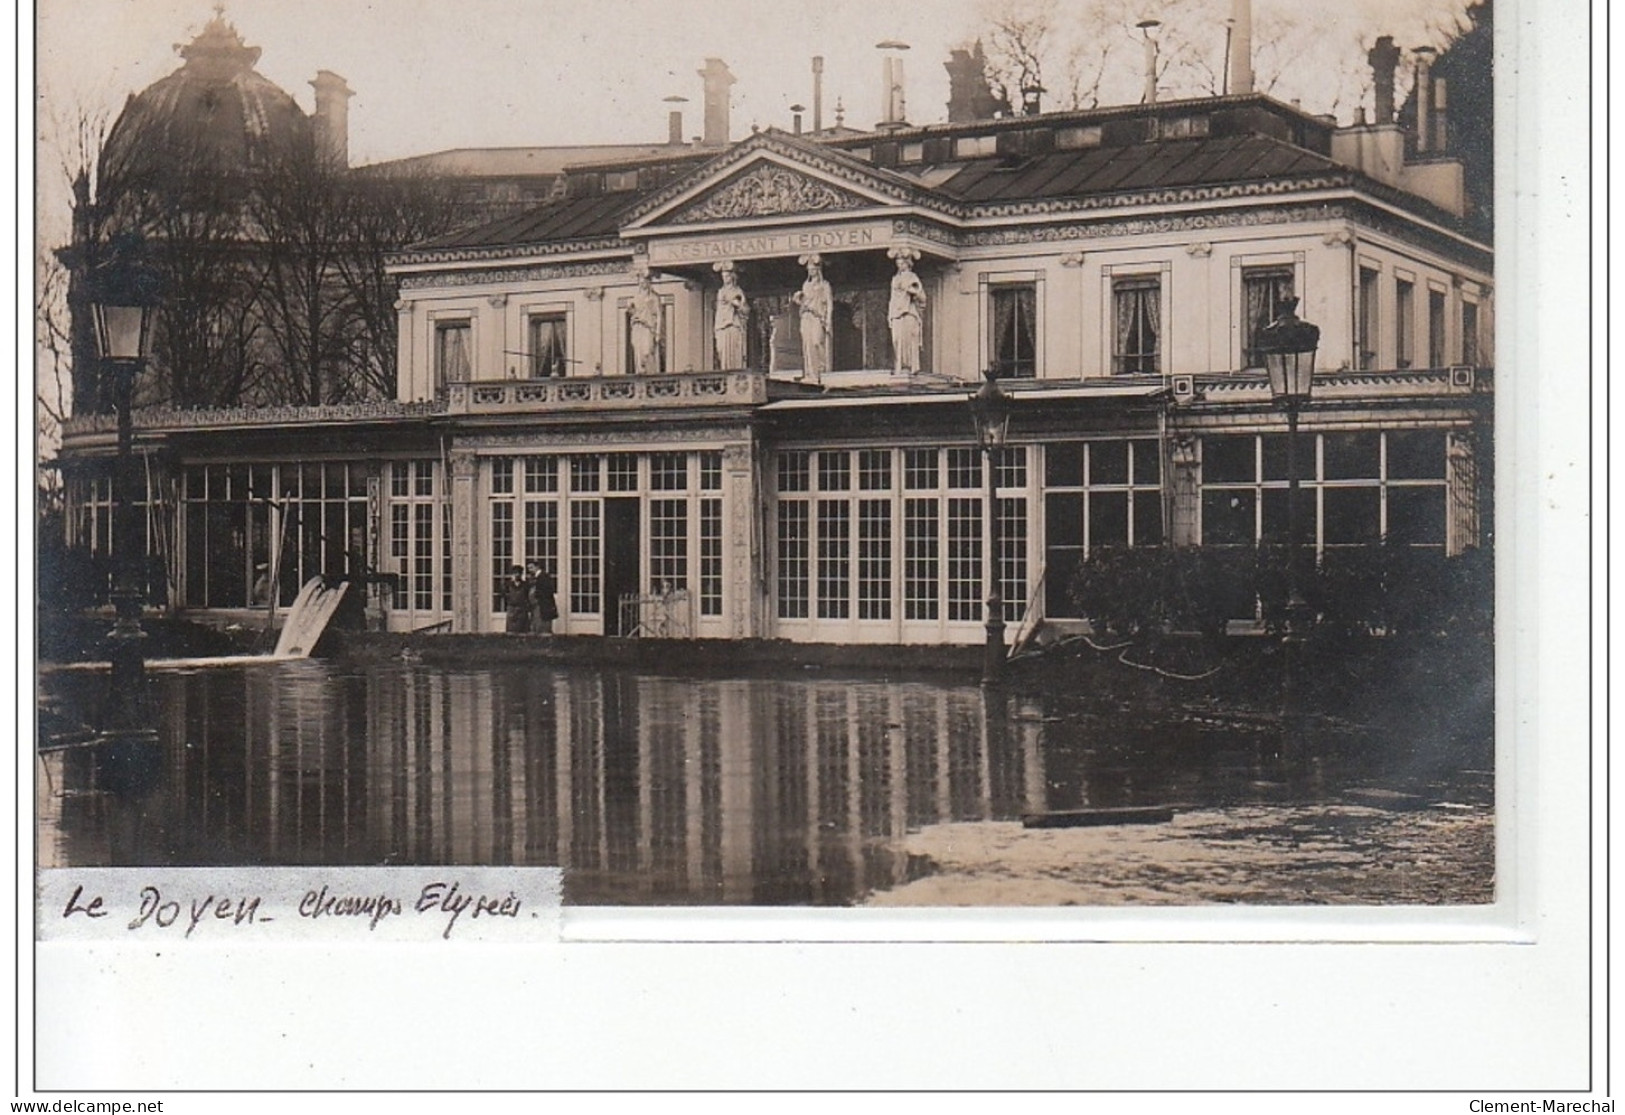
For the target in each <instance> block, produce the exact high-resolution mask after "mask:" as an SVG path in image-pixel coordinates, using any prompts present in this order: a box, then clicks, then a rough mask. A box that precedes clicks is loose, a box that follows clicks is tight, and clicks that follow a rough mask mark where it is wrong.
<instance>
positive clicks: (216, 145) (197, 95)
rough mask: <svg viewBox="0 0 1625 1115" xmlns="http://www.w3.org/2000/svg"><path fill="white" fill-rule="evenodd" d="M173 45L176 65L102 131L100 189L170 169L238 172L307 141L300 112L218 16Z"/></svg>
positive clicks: (165, 174) (169, 173) (255, 51)
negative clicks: (178, 60)
mask: <svg viewBox="0 0 1625 1115" xmlns="http://www.w3.org/2000/svg"><path fill="white" fill-rule="evenodd" d="M176 49H177V50H178V51H179V53H180V55H181V57H182V58H183V59H185V62H184V64H183V65H182V66H181V67H180V69H178V70H176V71H174V72H173V73H171V74H169V75H168V76H166V77H163V78H160V79H159V80H158V81H155V82H153V83H152V84H151V85H149V86H147V88H145V89H143V90H142V91H141V92H140V93H137V94H135V95H133V96H131V97H130V98H129V100H128V101H126V102H125V105H124V109H123V111H121V112H120V113H119V116H118V119H117V120H116V121H114V123H113V126H112V128H111V129H109V131H108V135H107V140H106V142H105V143H104V144H103V145H102V152H101V181H102V183H103V189H104V191H106V192H108V193H116V192H117V191H118V190H119V189H120V188H121V187H122V186H124V185H125V184H127V183H142V182H147V181H150V180H153V179H158V180H164V179H169V178H172V177H174V176H175V175H177V174H180V175H197V174H201V175H226V176H230V175H234V174H241V173H243V172H245V171H248V170H249V169H251V168H252V167H254V166H256V165H258V164H260V163H262V162H269V161H271V160H273V159H275V158H277V157H280V156H282V155H283V154H285V153H286V152H287V151H290V150H296V149H298V145H300V144H308V143H309V142H310V136H311V132H310V121H309V119H308V118H307V117H306V116H305V113H304V111H303V110H302V109H301V108H300V107H299V105H298V104H297V103H296V102H295V101H294V99H293V97H291V96H289V94H288V93H287V92H286V91H285V90H283V89H282V88H281V87H280V86H278V85H277V84H276V83H274V82H272V81H270V80H269V79H267V78H266V77H264V76H262V75H261V74H260V73H259V72H258V71H257V70H255V69H254V65H255V63H256V62H258V60H259V56H260V51H259V48H258V47H251V46H247V45H245V44H244V43H243V40H242V36H241V35H239V34H238V33H237V29H236V28H235V27H233V26H231V24H229V23H227V22H226V21H225V20H224V19H223V18H221V17H219V16H216V17H215V19H214V20H212V21H211V22H210V23H209V24H208V26H206V27H205V28H204V29H203V31H202V32H201V33H200V34H199V35H198V36H197V38H195V39H194V40H192V42H190V43H188V44H186V45H184V46H180V47H177V48H176Z"/></svg>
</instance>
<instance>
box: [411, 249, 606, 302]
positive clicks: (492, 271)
mask: <svg viewBox="0 0 1625 1115" xmlns="http://www.w3.org/2000/svg"><path fill="white" fill-rule="evenodd" d="M613 246H614V247H618V248H621V249H624V250H625V251H626V252H627V257H626V258H627V259H630V258H631V247H630V246H629V245H627V244H626V243H624V242H622V241H620V240H617V241H615V242H614V245H613ZM527 254H535V253H527ZM626 267H627V264H626V259H608V260H593V261H591V262H586V263H557V264H544V265H540V266H536V267H481V268H476V269H473V270H469V271H437V272H435V273H433V274H430V275H403V276H401V289H402V290H438V289H440V288H441V287H465V286H488V285H490V284H493V283H539V282H545V281H547V280H549V279H587V278H594V277H596V276H599V275H624V274H625V273H626ZM588 289H593V288H588ZM597 289H598V291H599V297H602V296H603V289H602V288H597Z"/></svg>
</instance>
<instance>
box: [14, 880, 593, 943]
mask: <svg viewBox="0 0 1625 1115" xmlns="http://www.w3.org/2000/svg"><path fill="white" fill-rule="evenodd" d="M562 890H563V888H562V873H561V872H560V870H559V869H558V868H553V867H511V868H510V867H503V868H484V867H482V868H420V867H346V868H322V869H312V868H291V867H261V868H213V867H195V868H188V867H176V868H134V867H128V868H79V869H75V868H56V869H50V870H45V871H41V872H40V873H39V879H38V903H37V915H38V921H37V925H38V933H39V938H40V939H41V940H42V941H52V940H115V939H125V940H140V939H159V938H163V939H173V940H186V941H195V940H214V941H220V942H230V943H233V944H236V943H247V942H248V941H250V940H265V941H271V940H376V939H381V940H388V941H408V940H442V941H451V940H486V941H510V942H516V941H537V940H555V941H556V940H558V939H559V910H560V905H561V901H562Z"/></svg>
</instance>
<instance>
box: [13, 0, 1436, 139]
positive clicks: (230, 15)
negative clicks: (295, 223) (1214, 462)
mask: <svg viewBox="0 0 1625 1115" xmlns="http://www.w3.org/2000/svg"><path fill="white" fill-rule="evenodd" d="M994 2H996V0H914V2H912V3H900V2H897V0H804V2H802V3H799V4H791V3H786V2H784V0H709V2H700V0H228V2H227V3H226V4H225V14H226V18H227V19H228V20H230V21H231V22H232V23H234V24H235V25H236V27H237V28H238V30H239V31H240V32H241V33H242V35H243V37H244V39H245V40H246V41H247V42H248V43H249V44H250V45H252V46H258V47H261V48H262V50H263V53H262V55H261V57H260V62H259V66H258V69H259V71H260V72H261V73H262V74H264V75H265V76H266V77H267V78H269V79H271V80H272V81H274V82H276V83H277V84H278V85H280V86H281V87H282V88H284V89H286V90H287V91H288V92H289V93H291V94H293V96H294V97H295V98H296V99H297V100H298V101H299V102H300V104H301V105H302V106H304V107H305V108H306V109H307V110H308V109H309V108H310V107H311V103H312V102H311V89H310V85H309V81H310V79H311V78H312V77H314V76H315V75H316V71H317V70H321V69H327V70H332V71H334V72H336V73H338V74H341V75H342V76H343V77H345V78H346V79H347V80H348V81H349V83H350V87H351V88H352V89H354V90H355V91H356V96H355V97H354V98H353V99H352V101H351V102H350V146H351V153H352V158H353V160H354V161H355V162H357V163H362V162H369V161H376V160H379V159H390V158H398V157H401V156H405V155H413V154H421V153H423V152H426V151H434V150H439V149H443V148H447V147H477V146H528V145H545V144H567V143H594V142H597V143H637V142H661V141H663V140H664V139H665V136H666V112H667V110H668V109H669V108H670V107H672V106H669V105H666V104H664V103H662V99H663V98H665V97H667V96H671V95H674V94H675V95H680V96H686V97H688V98H689V99H690V100H689V104H687V105H686V106H682V107H684V109H685V131H687V132H688V134H689V135H690V136H693V135H697V134H698V133H699V131H700V96H701V94H700V81H699V78H698V77H697V76H696V73H695V71H696V70H697V69H698V68H699V67H700V66H702V65H703V64H704V60H705V58H706V57H707V56H710V55H715V56H718V57H721V58H722V59H724V60H725V61H726V62H727V63H728V65H729V66H730V68H731V69H732V70H733V72H734V74H735V75H736V76H737V77H738V79H739V80H738V84H736V85H735V86H734V89H733V133H734V138H740V137H742V136H744V135H748V134H749V131H750V127H751V125H752V124H753V123H754V124H760V125H762V126H764V127H765V126H768V125H777V126H780V127H785V128H788V127H789V125H790V112H789V107H788V106H789V105H791V104H792V103H794V102H797V101H800V102H802V103H803V104H806V105H808V106H809V110H810V106H811V103H812V78H811V74H810V60H811V57H812V56H813V55H814V54H821V55H823V57H824V59H825V67H826V69H825V75H824V89H825V123H826V124H828V123H832V122H833V117H834V105H835V101H836V99H837V98H843V99H844V101H845V104H846V108H847V122H848V123H849V124H851V125H853V126H856V127H863V128H867V127H870V126H872V125H873V124H874V122H875V121H876V120H877V119H878V118H879V112H880V85H881V82H880V54H879V52H878V51H877V50H876V49H875V44H876V43H877V42H879V41H881V40H883V39H899V40H902V41H903V42H906V43H909V44H910V46H911V47H912V49H911V50H909V51H908V52H907V53H906V55H905V56H904V57H905V59H906V62H905V65H906V85H907V96H908V108H909V119H910V120H911V121H913V122H916V123H931V122H935V121H940V120H942V119H943V118H944V117H945V115H946V110H945V104H946V101H947V95H948V82H947V75H946V74H945V72H944V70H943V68H942V63H943V61H944V60H945V59H946V58H947V56H948V51H949V50H950V48H951V47H953V46H955V45H958V44H960V43H963V42H965V41H967V40H968V39H970V38H972V37H974V35H975V34H976V32H977V31H978V30H979V28H980V26H981V24H982V22H983V21H982V19H981V13H982V12H984V11H986V10H987V8H988V5H989V4H990V3H994ZM1464 2H1465V0H1340V2H1339V3H1338V4H1336V5H1335V6H1331V5H1328V10H1327V11H1326V12H1316V13H1315V14H1314V15H1313V17H1312V18H1314V19H1316V20H1318V21H1324V22H1325V23H1326V24H1327V25H1328V29H1329V30H1330V29H1331V25H1332V24H1334V23H1335V24H1338V25H1342V26H1344V27H1347V26H1351V25H1353V26H1358V27H1360V28H1377V29H1379V30H1390V31H1392V32H1394V33H1395V34H1396V35H1397V36H1398V37H1399V41H1400V43H1401V45H1413V43H1412V41H1411V40H1413V39H1418V38H1419V37H1420V36H1421V35H1422V34H1423V33H1424V28H1425V25H1426V23H1427V21H1428V19H1429V18H1430V17H1435V18H1436V17H1439V16H1443V15H1447V14H1448V13H1452V12H1455V11H1459V10H1460V9H1461V7H1462V6H1463V4H1464ZM1212 4H1213V7H1214V9H1215V10H1216V11H1217V12H1219V13H1221V15H1222V14H1223V13H1227V12H1228V10H1229V0H1212ZM1163 6H1164V0H1133V2H1126V3H1124V4H1123V5H1122V7H1123V11H1124V12H1125V13H1126V14H1125V22H1126V23H1128V22H1132V18H1131V17H1135V16H1137V15H1140V14H1146V13H1149V14H1158V9H1159V8H1161V7H1163ZM1055 7H1056V10H1057V11H1061V12H1064V11H1065V10H1066V8H1067V0H1056V3H1055ZM1254 8H1255V13H1256V14H1255V20H1257V21H1258V22H1260V23H1263V22H1265V21H1266V20H1267V19H1268V18H1269V17H1270V15H1271V14H1272V13H1274V12H1281V11H1291V12H1293V13H1295V14H1296V15H1297V17H1298V18H1304V13H1305V12H1306V6H1302V0H1255V2H1254ZM1307 10H1310V11H1312V10H1313V9H1312V8H1308V9H1307ZM212 14H213V12H212V4H211V3H210V2H208V0H39V4H38V65H39V84H40V92H41V98H42V100H43V101H44V102H45V104H46V105H47V106H48V108H49V109H50V110H51V111H54V112H55V113H56V114H57V116H58V117H59V118H60V117H64V116H66V117H68V118H70V119H71V117H72V116H74V115H76V114H77V113H78V110H79V109H80V108H81V107H83V108H91V109H95V110H100V111H102V112H104V113H106V114H107V115H108V116H109V117H111V116H112V115H116V113H117V110H118V108H119V106H120V105H122V104H123V102H124V99H125V97H126V96H127V95H128V94H130V93H132V92H135V91H137V90H140V89H142V88H145V87H146V86H147V85H149V84H151V83H152V82H153V81H156V80H157V79H159V78H161V77H163V76H164V75H166V74H168V73H171V72H173V71H174V70H175V69H176V68H177V67H178V66H179V65H180V58H179V57H178V56H177V55H176V54H175V52H174V44H176V43H182V42H186V41H188V40H190V39H191V38H192V37H193V36H194V35H195V34H196V33H197V32H198V31H199V30H200V29H201V28H202V27H203V25H204V24H205V23H207V22H208V20H209V19H210V18H211V16H212ZM1373 33H1375V32H1373ZM1328 37H1331V36H1328ZM1214 50H1215V52H1216V54H1219V55H1222V50H1223V44H1222V42H1216V43H1215V44H1214ZM1311 68H1312V67H1306V69H1311ZM1306 76H1308V77H1309V78H1310V79H1311V80H1312V74H1310V75H1306ZM1288 95H1293V94H1288ZM1305 107H1316V106H1312V105H1310V104H1309V103H1307V100H1306V105H1305ZM807 123H808V126H810V125H811V113H810V111H809V113H808V119H807ZM41 127H42V131H43V132H49V131H51V130H52V128H51V121H50V120H48V119H47V120H45V121H43V122H42V125H41ZM42 158H45V159H46V160H47V161H51V160H50V157H49V156H44V155H42Z"/></svg>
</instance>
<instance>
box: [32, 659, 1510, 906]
mask: <svg viewBox="0 0 1625 1115" xmlns="http://www.w3.org/2000/svg"><path fill="white" fill-rule="evenodd" d="M104 684H105V680H104V678H99V677H96V676H93V675H85V674H57V675H49V676H47V677H46V678H44V679H43V681H42V689H43V696H45V697H46V698H48V699H50V700H53V701H55V702H58V703H60V704H61V705H62V706H64V707H72V708H88V707H91V704H90V702H91V701H92V700H93V699H94V697H95V695H96V694H97V693H98V691H99V690H98V687H99V686H101V685H104ZM152 686H153V696H154V698H155V705H156V707H157V708H158V710H159V721H160V723H159V741H160V750H161V756H160V759H159V761H158V762H157V763H155V764H154V765H153V769H152V770H151V771H150V775H149V776H148V777H146V778H140V779H136V780H135V781H136V784H134V785H129V784H121V785H119V786H116V787H113V788H110V787H109V784H108V780H107V779H106V778H104V777H101V776H100V775H99V774H98V767H97V760H96V758H95V753H94V750H93V749H89V748H81V749H72V750H66V751H60V752H51V753H48V754H45V755H42V757H41V758H40V761H39V768H38V770H39V778H38V779H37V783H38V794H37V802H38V819H39V830H38V836H39V848H38V855H39V863H40V865H41V866H42V867H56V866H91V865H111V866H119V865H131V866H133V865H185V866H215V865H243V864H253V865H305V864H322V865H337V864H345V865H376V864H400V865H434V864H456V865H499V864H522V865H534V866H555V865H556V866H562V867H563V868H564V869H565V895H566V901H568V902H571V903H577V904H588V905H614V904H699V905H734V904H751V905H853V904H860V903H875V904H885V903H904V904H907V903H923V904H958V905H980V904H1008V903H1013V904H1039V905H1060V904H1070V903H1075V902H1076V903H1114V902H1115V903H1158V902H1178V903H1187V902H1227V901H1240V902H1282V901H1287V902H1294V901H1296V902H1322V903H1325V902H1435V903H1437V902H1484V901H1489V900H1490V899H1491V897H1492V894H1493V808H1492V801H1491V777H1490V774H1489V771H1488V763H1489V759H1488V745H1487V742H1486V743H1484V745H1483V746H1482V747H1478V746H1475V747H1470V748H1465V749H1463V748H1445V749H1442V750H1441V749H1440V748H1438V747H1436V746H1435V747H1423V746H1419V745H1417V744H1416V743H1415V742H1414V741H1407V740H1403V739H1396V738H1393V737H1392V736H1391V735H1390V736H1389V737H1386V738H1384V737H1380V736H1378V735H1375V734H1372V733H1366V732H1361V731H1358V730H1355V729H1351V728H1347V727H1344V728H1342V729H1339V730H1336V731H1333V730H1332V729H1331V728H1329V727H1326V726H1322V727H1320V728H1319V729H1317V730H1315V731H1312V732H1311V731H1304V732H1298V733H1295V734H1293V735H1291V736H1290V737H1287V736H1283V733H1282V732H1281V731H1280V729H1279V727H1278V726H1277V725H1273V724H1270V723H1268V722H1266V721H1256V720H1254V721H1248V720H1231V719H1229V718H1226V717H1223V716H1218V715H1212V714H1209V715H1203V716H1196V715H1190V714H1183V715H1171V714H1163V715H1151V714H1149V713H1147V712H1146V711H1145V710H1135V709H1131V708H1122V707H1113V706H1110V705H1102V704H1097V703H1091V702H1089V701H1087V700H1084V699H1080V698H1074V697H1063V696H1058V695H1034V694H1021V693H1019V692H1012V691H1003V690H996V689H989V690H984V689H983V688H982V687H980V686H977V685H974V684H960V683H951V682H941V681H918V680H911V681H901V682H883V681H863V680H851V679H839V678H828V677H823V676H820V675H818V674H816V673H812V672H801V673H799V674H795V675H793V676H787V677H783V678H774V679H764V678H751V679H697V678H692V677H663V676H654V675H649V674H640V673H634V672H626V671H618V670H609V669H597V668H591V667H585V666H570V667H560V668H553V667H545V668H544V667H537V666H514V665H494V666H481V667H473V668H465V669H447V668H441V667H431V666H426V665H423V664H420V663H410V662H399V663H388V664H346V663H342V662H332V661H322V660H304V661H295V662H280V663H275V664H264V665H257V666H243V667H233V668H212V669H195V670H190V671H188V670H181V671H164V672H158V673H155V674H153V675H152ZM115 791H116V792H115ZM1134 805H1157V806H1173V807H1174V808H1175V810H1176V814H1175V817H1174V820H1173V821H1172V822H1171V823H1165V824H1161V825H1132V826H1131V825H1115V826H1109V827H1104V828H1090V829H1064V830H1039V829H1027V828H1024V827H1023V826H1022V824H1021V818H1022V817H1023V816H1024V815H1030V814H1041V813H1049V812H1056V811H1066V810H1081V809H1092V808H1110V807H1119V806H1134Z"/></svg>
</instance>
